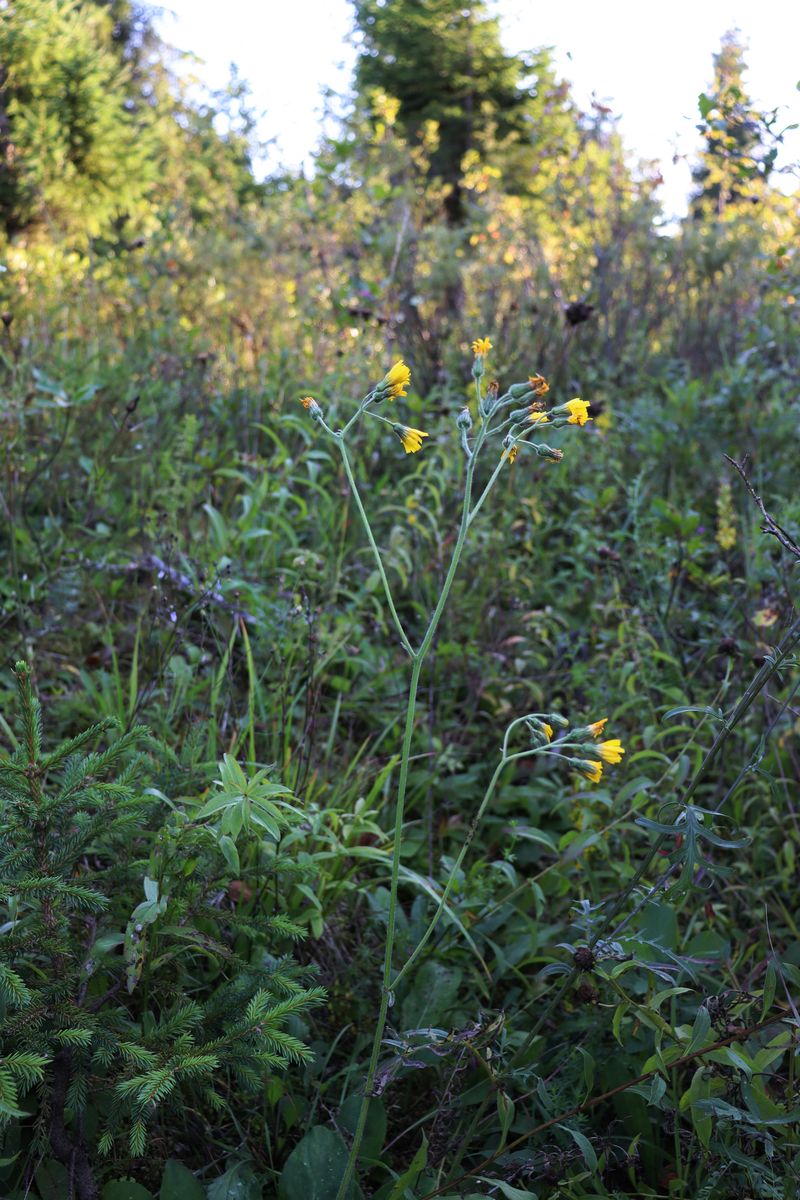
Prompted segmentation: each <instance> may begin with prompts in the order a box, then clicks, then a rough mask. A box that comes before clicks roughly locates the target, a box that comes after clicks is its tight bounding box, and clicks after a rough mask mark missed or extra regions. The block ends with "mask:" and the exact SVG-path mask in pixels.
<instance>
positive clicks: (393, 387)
mask: <svg viewBox="0 0 800 1200" xmlns="http://www.w3.org/2000/svg"><path fill="white" fill-rule="evenodd" d="M410 383H411V371H410V370H409V368H408V367H407V366H406V364H405V363H404V362H403V360H402V358H400V359H398V361H397V362H396V363H395V364H394V366H393V367H392V369H391V371H387V372H386V374H385V375H384V377H383V379H382V380H381V382H380V383H379V384H378V388H379V390H381V391H384V392H388V394H389V399H390V400H395V399H396V398H397V397H398V396H405V395H406V388H407V387H408V385H409V384H410Z"/></svg>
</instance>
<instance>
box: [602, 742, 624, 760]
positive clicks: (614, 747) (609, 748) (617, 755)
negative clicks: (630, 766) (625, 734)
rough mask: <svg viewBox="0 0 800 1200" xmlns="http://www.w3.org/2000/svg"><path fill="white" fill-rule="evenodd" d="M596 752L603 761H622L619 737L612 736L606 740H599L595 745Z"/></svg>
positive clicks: (621, 746)
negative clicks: (597, 744)
mask: <svg viewBox="0 0 800 1200" xmlns="http://www.w3.org/2000/svg"><path fill="white" fill-rule="evenodd" d="M597 752H598V754H599V755H600V757H601V758H602V760H603V762H607V763H618V762H622V756H623V754H624V753H625V750H624V747H623V745H622V742H621V741H620V740H619V738H612V739H611V740H610V741H608V742H601V743H600V745H599V746H598V747H597Z"/></svg>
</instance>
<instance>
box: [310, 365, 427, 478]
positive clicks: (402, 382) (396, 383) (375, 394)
mask: <svg viewBox="0 0 800 1200" xmlns="http://www.w3.org/2000/svg"><path fill="white" fill-rule="evenodd" d="M410 384H411V371H410V369H409V367H408V366H407V365H406V363H405V362H403V360H402V358H399V359H398V360H397V362H396V363H395V364H394V366H392V367H391V368H390V369H389V370H388V371H387V372H386V374H385V375H384V377H383V379H382V380H381V381H380V383H377V384H376V385H375V386H374V387H373V389H372V390H371V391H370V392H369V393H368V394H367V395H366V397H365V398H364V399H363V400H362V402H361V404H360V406H359V409H358V412H357V413H356V416H355V417H353V418H351V420H350V422H348V427H349V425H350V424H352V422H353V421H354V420H355V419H356V418H357V417H359V416H361V415H362V414H366V415H367V416H371V417H375V418H376V419H377V420H379V421H383V422H384V423H385V424H386V425H390V426H391V428H392V429H393V430H394V432H395V433H396V434H397V436H398V437H399V439H400V442H401V445H402V447H403V449H404V450H405V452H406V454H416V453H417V451H418V450H420V449H421V448H422V441H423V438H426V437H428V436H429V435H428V434H427V433H425V431H424V430H423V429H412V428H411V427H410V426H409V425H401V424H399V423H397V422H395V421H390V420H388V419H387V418H386V417H384V416H381V414H380V413H377V412H375V411H373V409H371V408H370V405H373V404H375V405H377V404H380V403H381V402H382V401H384V400H390V401H391V400H397V399H400V398H401V397H403V396H407V395H408V387H409V386H410ZM300 403H301V404H302V406H303V408H305V409H306V410H307V411H308V412H309V413H310V414H311V416H312V417H313V418H314V419H315V420H316V421H319V422H320V424H322V425H323V427H324V428H325V429H326V430H327V432H328V433H329V434H333V430H331V429H329V428H328V426H327V425H326V424H325V419H324V416H323V413H322V409H321V408H320V406H319V404H317V402H316V400H315V399H314V398H313V396H303V397H302V399H301V400H300ZM344 432H346V430H345V431H344ZM333 436H336V437H340V436H342V433H341V432H340V433H339V434H334V435H333Z"/></svg>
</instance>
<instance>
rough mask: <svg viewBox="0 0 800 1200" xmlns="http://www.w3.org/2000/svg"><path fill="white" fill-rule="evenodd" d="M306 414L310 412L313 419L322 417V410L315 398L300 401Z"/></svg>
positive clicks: (307, 397)
mask: <svg viewBox="0 0 800 1200" xmlns="http://www.w3.org/2000/svg"><path fill="white" fill-rule="evenodd" d="M300 403H301V404H302V406H303V408H304V409H305V410H306V412H310V413H311V416H312V417H321V416H322V409H321V408H320V406H319V405H318V404H317V402H316V400H315V399H314V397H313V396H303V398H302V400H301V401H300Z"/></svg>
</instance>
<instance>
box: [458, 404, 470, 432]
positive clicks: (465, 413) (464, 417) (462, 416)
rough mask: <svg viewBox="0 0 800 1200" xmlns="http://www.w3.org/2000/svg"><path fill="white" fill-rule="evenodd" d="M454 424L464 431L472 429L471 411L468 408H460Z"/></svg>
mask: <svg viewBox="0 0 800 1200" xmlns="http://www.w3.org/2000/svg"><path fill="white" fill-rule="evenodd" d="M456 425H457V426H458V428H459V429H463V430H465V431H466V430H470V429H472V413H471V412H470V411H469V409H468V408H462V409H461V412H460V413H459V414H458V416H457V417H456Z"/></svg>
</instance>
